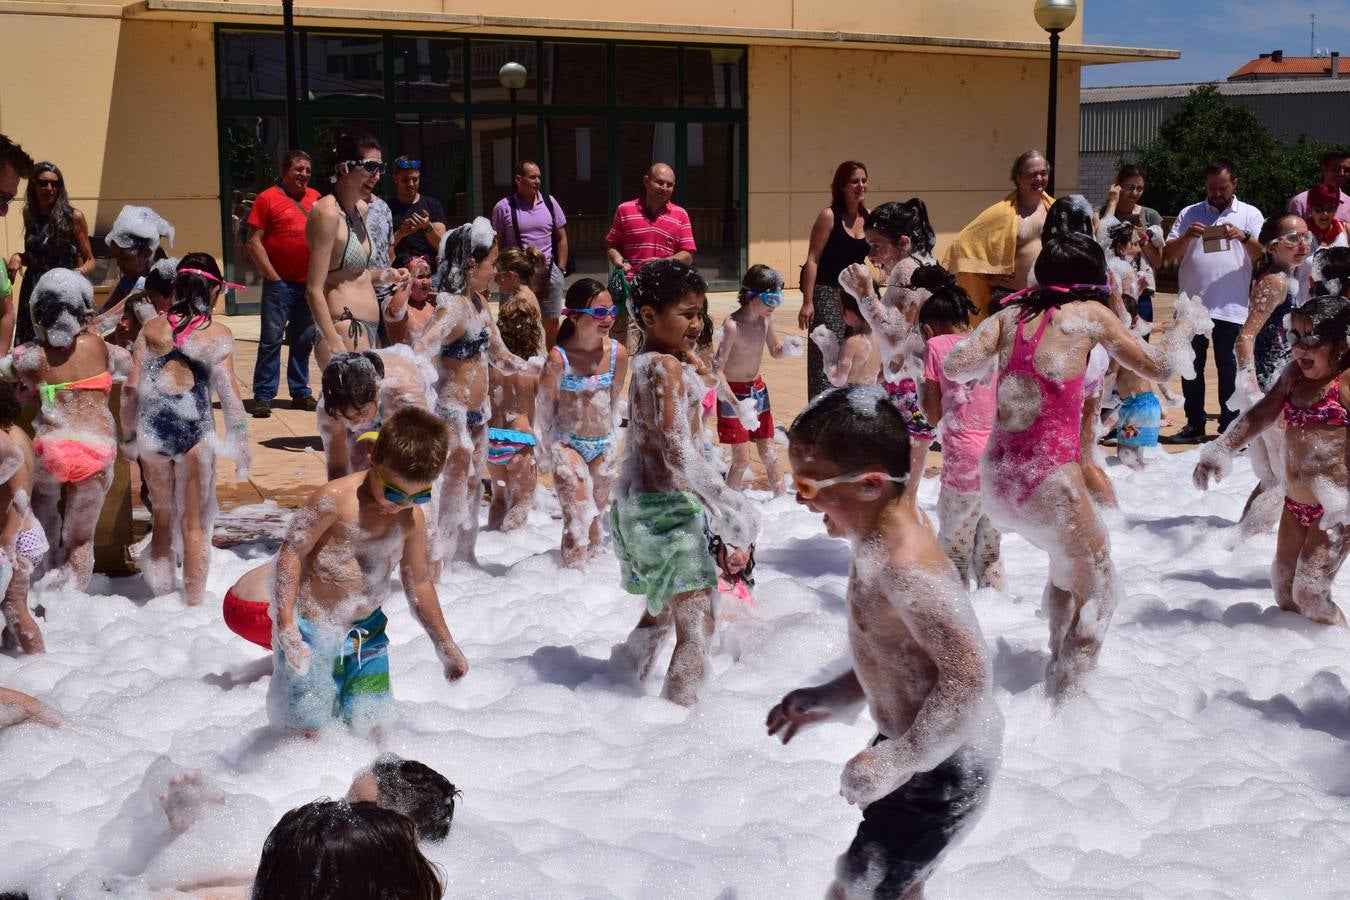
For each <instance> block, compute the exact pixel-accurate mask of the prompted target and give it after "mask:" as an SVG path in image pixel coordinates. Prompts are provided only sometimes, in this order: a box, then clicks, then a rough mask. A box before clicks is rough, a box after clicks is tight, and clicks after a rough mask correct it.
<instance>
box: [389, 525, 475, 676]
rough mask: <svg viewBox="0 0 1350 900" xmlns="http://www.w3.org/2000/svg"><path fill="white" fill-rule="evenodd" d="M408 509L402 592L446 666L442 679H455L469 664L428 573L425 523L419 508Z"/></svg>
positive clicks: (465, 670) (402, 567) (402, 565)
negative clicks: (410, 521) (451, 629)
mask: <svg viewBox="0 0 1350 900" xmlns="http://www.w3.org/2000/svg"><path fill="white" fill-rule="evenodd" d="M411 512H412V524H410V525H408V526H407V527H406V529H405V530H404V532H403V534H404V538H403V559H402V560H401V562H400V564H399V577H400V578H401V579H402V581H403V593H404V594H405V595H406V596H407V598H408V609H410V610H412V614H413V617H414V618H416V619H417V623H418V624H419V625H421V626H422V629H423V630H424V631H426V633H427V637H429V638H431V643H432V646H434V647H435V648H436V655H437V656H438V657H440V660H441V665H442V666H443V667H444V669H445V680H446V681H458V680H459V679H461V678H463V677H464V674H465V673H466V672H468V671H469V663H468V660H466V659H465V658H464V654H463V652H461V651H460V649H459V645H458V644H456V643H455V639H454V637H453V636H452V635H451V634H450V626H448V625H446V624H445V615H444V614H443V613H442V612H441V603H440V600H439V599H438V598H437V597H436V586H435V585H434V584H432V582H431V577H430V576H429V575H428V574H427V546H426V522H425V521H424V520H423V518H422V510H421V509H420V508H418V507H416V506H414V507H413V508H412V510H411Z"/></svg>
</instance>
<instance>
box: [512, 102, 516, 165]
mask: <svg viewBox="0 0 1350 900" xmlns="http://www.w3.org/2000/svg"><path fill="white" fill-rule="evenodd" d="M515 172H516V89H515V88H512V89H511V174H512V175H514V174H515Z"/></svg>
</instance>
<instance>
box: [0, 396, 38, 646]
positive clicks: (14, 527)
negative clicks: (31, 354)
mask: <svg viewBox="0 0 1350 900" xmlns="http://www.w3.org/2000/svg"><path fill="white" fill-rule="evenodd" d="M21 412H22V407H21V406H20V405H19V398H18V397H17V396H15V392H14V385H13V384H11V383H9V382H8V381H0V480H3V483H0V509H3V510H4V520H3V521H4V527H3V529H0V548H3V557H2V558H0V612H3V613H4V621H3V623H0V632H3V634H0V647H3V648H4V649H6V650H8V649H11V648H12V647H13V646H16V645H17V647H18V649H19V651H20V652H22V653H42V652H43V651H44V650H45V649H46V647H45V645H44V644H43V641H42V631H41V629H39V628H38V623H37V620H36V619H34V618H33V614H32V613H31V612H30V611H29V609H28V582H29V578H30V576H31V575H32V573H33V567H34V566H36V565H37V564H38V563H39V562H41V561H42V558H43V557H44V556H46V555H47V536H46V535H45V534H43V532H42V526H41V525H39V524H38V523H37V519H35V518H34V517H33V512H32V509H31V506H30V501H31V496H32V492H33V477H34V475H35V474H36V471H37V458H36V457H35V456H34V455H33V443H32V441H30V440H29V439H28V435H27V433H26V432H24V430H23V429H22V428H20V427H19V426H18V425H17V424H15V422H16V421H17V419H18V417H19V414H20V413H21Z"/></svg>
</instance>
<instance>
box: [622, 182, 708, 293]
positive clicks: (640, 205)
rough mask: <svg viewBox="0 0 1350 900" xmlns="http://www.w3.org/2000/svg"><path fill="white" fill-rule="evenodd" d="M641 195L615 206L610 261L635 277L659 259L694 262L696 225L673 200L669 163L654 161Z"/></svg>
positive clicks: (672, 183)
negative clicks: (693, 225)
mask: <svg viewBox="0 0 1350 900" xmlns="http://www.w3.org/2000/svg"><path fill="white" fill-rule="evenodd" d="M642 188H643V193H642V196H641V197H638V198H636V199H634V200H629V201H627V202H626V203H620V204H619V208H618V209H616V210H614V222H613V224H611V225H610V226H609V234H607V235H605V242H606V243H608V244H609V262H610V265H612V266H613V267H614V268H616V269H623V273H624V276H625V277H626V278H627V279H628V280H629V281H632V280H633V276H634V275H635V274H636V273H637V270H638V269H640V268H642V267H643V266H644V265H646V264H647V263H649V262H651V261H652V260H655V259H678V260H679V261H680V262H682V263H684V264H685V265H687V266H692V265H693V264H694V253H695V252H696V251H697V250H698V247H697V246H696V245H695V244H694V229H693V228H692V227H691V226H690V224H689V213H687V212H685V211H684V208H683V207H681V206H676V205H675V204H674V203H671V202H670V195H671V194H673V193H675V172H674V170H672V169H671V168H670V166H668V165H666V164H665V163H654V164H653V165H652V167H651V168H650V169H648V170H647V174H646V175H644V176H643V178H642Z"/></svg>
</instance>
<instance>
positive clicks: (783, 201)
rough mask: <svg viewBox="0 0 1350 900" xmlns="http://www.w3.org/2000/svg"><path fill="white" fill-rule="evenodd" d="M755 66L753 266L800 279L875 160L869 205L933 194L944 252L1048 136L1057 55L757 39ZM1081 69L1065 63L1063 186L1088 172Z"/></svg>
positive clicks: (1059, 180) (928, 199) (931, 207)
mask: <svg viewBox="0 0 1350 900" xmlns="http://www.w3.org/2000/svg"><path fill="white" fill-rule="evenodd" d="M749 65H750V70H749V79H750V88H749V96H750V108H749V129H750V145H749V146H750V172H749V188H750V209H749V212H750V216H749V219H750V222H749V241H750V246H749V261H750V262H751V263H766V264H768V265H772V266H774V267H775V268H778V269H780V270H781V271H783V272H784V273H787V274H789V279H788V280H789V281H790V282H791V281H794V280H795V277H796V269H797V267H798V266H800V265H801V264H802V263H803V262H804V261H805V257H806V239H807V237H808V235H809V234H810V231H811V224H812V222H813V221H815V217H816V215H817V214H819V212H820V210H821V209H822V208H823V207H825V206H826V205H828V204H829V200H830V196H829V185H830V178H831V176H832V175H833V174H834V169H835V166H836V165H838V164H839V163H840V162H841V161H843V160H845V159H858V160H861V161H863V162H864V163H866V164H867V166H868V174H869V179H870V183H869V188H868V205H869V206H876V205H877V204H878V203H881V202H884V201H886V200H903V199H907V198H909V197H911V196H919V197H922V198H923V200H924V202H925V203H927V204H928V211H929V216H930V218H931V219H932V222H933V227H934V228H935V229H936V230H937V231H938V245H939V248H942V247H943V246H945V242H946V241H947V240H949V239H950V237H951V235H952V234H954V233H955V232H956V231H959V230H960V229H961V227H962V226H964V225H965V224H966V222H968V221H969V220H970V219H971V218H973V217H974V216H975V214H976V213H978V212H979V211H980V210H981V209H983V208H984V207H986V206H988V205H989V204H990V203H992V202H993V201H995V200H997V199H998V198H1000V197H1002V196H1003V195H1004V194H1006V193H1007V192H1008V191H1009V190H1011V187H1012V185H1011V183H1010V181H1009V180H1008V169H1009V166H1010V164H1011V163H1012V160H1013V159H1014V158H1015V157H1016V156H1017V155H1018V154H1019V153H1021V152H1022V151H1023V150H1027V149H1029V148H1032V147H1037V148H1040V147H1042V146H1043V145H1044V143H1045V105H1046V92H1047V90H1048V84H1047V79H1048V77H1049V64H1048V62H1044V61H1037V60H1020V59H1010V58H1000V57H976V56H952V55H938V54H915V53H888V52H883V51H870V50H816V49H810V48H785V47H752V48H751V49H750V60H749ZM1078 70H1079V66H1078V65H1077V64H1076V63H1068V64H1061V66H1060V95H1059V97H1060V99H1059V118H1058V124H1057V128H1056V133H1057V142H1058V153H1057V155H1058V157H1059V159H1058V165H1057V171H1056V187H1057V189H1058V192H1059V193H1066V192H1070V191H1071V190H1072V188H1073V186H1074V185H1075V184H1076V182H1077V180H1078V172H1077V144H1078V142H1077V135H1078V90H1077V86H1078Z"/></svg>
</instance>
